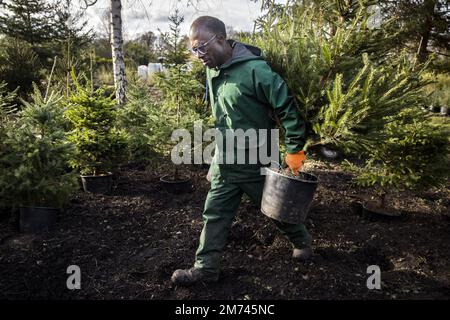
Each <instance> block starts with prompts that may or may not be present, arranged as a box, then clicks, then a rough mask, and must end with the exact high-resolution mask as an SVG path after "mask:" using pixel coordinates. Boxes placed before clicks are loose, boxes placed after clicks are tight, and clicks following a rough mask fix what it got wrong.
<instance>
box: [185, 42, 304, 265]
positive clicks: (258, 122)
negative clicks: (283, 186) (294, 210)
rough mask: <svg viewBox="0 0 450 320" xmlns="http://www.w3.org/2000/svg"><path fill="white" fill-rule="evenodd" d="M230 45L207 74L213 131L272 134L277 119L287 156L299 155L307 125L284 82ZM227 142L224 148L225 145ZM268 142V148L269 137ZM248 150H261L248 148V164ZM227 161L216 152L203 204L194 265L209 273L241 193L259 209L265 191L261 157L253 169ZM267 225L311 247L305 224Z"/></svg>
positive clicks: (247, 49)
mask: <svg viewBox="0 0 450 320" xmlns="http://www.w3.org/2000/svg"><path fill="white" fill-rule="evenodd" d="M230 44H231V45H232V47H233V55H232V57H231V59H230V60H228V61H227V62H226V63H225V64H223V65H222V66H220V67H219V68H217V69H209V68H207V70H206V71H207V81H208V87H209V96H210V99H211V105H212V113H213V117H214V120H215V128H216V129H217V130H218V131H219V132H222V133H224V134H223V137H225V136H226V134H225V131H226V130H230V129H232V130H236V129H242V130H244V131H245V130H248V129H269V130H270V129H273V128H276V122H275V121H274V117H273V114H275V115H276V117H277V118H278V119H279V121H280V123H281V125H282V126H283V128H284V131H285V134H284V139H285V140H284V141H285V145H286V151H287V152H289V153H294V152H297V151H300V150H302V149H303V146H304V141H305V140H304V139H305V123H304V121H303V120H302V119H301V117H300V114H299V112H298V110H297V107H296V105H295V102H294V99H293V97H292V96H291V95H290V94H289V91H288V88H287V85H286V83H285V82H284V80H283V79H282V78H281V77H280V76H279V75H278V74H277V73H275V72H273V71H272V69H271V68H270V66H269V65H268V64H267V62H266V61H265V60H264V59H263V58H262V56H261V50H259V49H258V48H256V47H252V46H248V45H244V44H242V43H239V42H235V41H232V40H231V41H230ZM258 132H259V131H258ZM259 138H260V137H259V133H258V139H259ZM225 140H226V139H225V138H224V142H223V145H226V141H225ZM258 141H259V140H258ZM266 142H267V143H266V144H269V145H270V143H271V141H270V137H269V138H268V141H266ZM266 147H267V145H266ZM237 148H238V146H235V148H234V150H233V151H234V160H236V155H237ZM241 148H242V147H241ZM252 148H261V146H260V145H259V144H256V145H250V144H246V145H245V146H244V149H245V154H246V159H249V158H248V153H249V152H250V151H251V149H252ZM226 158H227V157H226V149H225V148H224V149H221V150H220V152H218V151H217V149H216V154H215V157H214V160H213V163H212V164H211V174H212V179H211V189H210V191H209V193H208V196H207V198H206V202H205V208H204V211H203V222H204V225H203V230H202V233H201V236H200V244H199V247H198V249H197V252H196V258H195V265H194V266H195V267H196V268H202V269H204V270H205V271H210V272H218V270H219V263H220V259H221V253H222V250H223V248H224V246H225V243H226V239H227V236H228V233H229V229H230V226H231V224H232V222H233V219H234V218H235V216H236V213H237V210H238V207H239V204H240V201H241V197H242V195H243V193H246V194H247V195H248V196H249V197H250V198H251V199H252V200H253V201H254V202H255V203H256V205H257V206H258V207H260V205H261V200H262V192H263V187H264V177H265V176H264V175H261V170H260V169H261V167H263V166H264V165H263V164H261V163H260V161H259V160H260V159H259V157H258V161H257V163H256V164H255V163H253V164H247V162H248V161H247V162H245V163H244V164H242V163H239V164H238V162H237V161H236V162H235V163H232V164H230V163H229V162H227V163H226V164H225V163H224V162H225V159H226ZM219 159H222V160H223V161H219ZM271 220H272V221H273V222H274V223H275V225H276V226H277V227H278V228H279V229H280V231H281V233H282V234H283V235H285V236H286V237H287V238H288V239H289V240H290V241H291V243H292V244H293V245H294V246H295V247H296V248H304V247H307V246H309V245H310V244H311V237H310V235H309V233H308V231H307V230H306V228H305V226H304V225H303V224H297V225H293V224H287V223H282V222H279V221H276V220H273V219H271Z"/></svg>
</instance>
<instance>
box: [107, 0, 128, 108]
mask: <svg viewBox="0 0 450 320" xmlns="http://www.w3.org/2000/svg"><path fill="white" fill-rule="evenodd" d="M121 11H122V4H121V1H120V0H111V16H110V27H111V29H110V30H111V39H110V40H111V50H112V60H113V71H114V86H115V88H116V101H117V103H118V104H119V105H123V104H124V103H125V102H126V91H125V87H126V84H127V82H126V78H125V60H124V57H123V38H122V14H121Z"/></svg>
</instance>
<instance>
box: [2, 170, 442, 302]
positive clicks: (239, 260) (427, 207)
mask: <svg viewBox="0 0 450 320" xmlns="http://www.w3.org/2000/svg"><path fill="white" fill-rule="evenodd" d="M307 169H308V170H310V171H311V172H313V173H315V174H316V175H317V176H318V177H319V179H320V185H319V187H318V189H317V192H316V195H315V198H314V202H313V205H312V207H311V210H310V212H309V215H308V219H307V221H306V225H307V227H308V229H309V230H310V233H311V234H312V236H313V238H314V242H313V247H314V251H315V254H314V256H313V258H312V259H311V260H309V261H308V262H305V263H299V262H295V261H292V260H291V258H290V255H291V246H290V244H289V242H288V241H287V240H285V239H284V238H283V237H282V236H281V235H280V234H279V233H278V231H277V230H276V228H275V227H274V226H273V225H272V224H271V222H269V221H268V219H267V218H266V217H265V216H264V215H263V214H261V213H260V212H259V210H258V209H257V208H256V207H255V206H254V204H252V203H251V202H250V201H249V200H248V199H247V198H245V197H244V198H243V200H242V204H241V207H240V209H239V213H238V215H237V217H236V220H235V222H234V224H233V226H232V228H231V230H230V235H229V240H228V244H227V247H226V249H225V252H224V255H223V264H222V266H223V268H222V273H221V276H220V280H219V282H218V283H217V284H213V285H205V284H198V285H194V286H191V287H187V288H183V287H177V286H174V285H173V284H172V283H171V282H170V276H171V274H172V272H173V271H174V270H175V269H178V268H188V267H190V266H191V265H192V263H193V259H194V253H195V250H196V248H197V245H198V238H199V235H200V231H201V229H202V217H201V214H202V208H203V202H204V200H205V197H206V194H207V192H208V187H209V183H208V182H207V181H206V179H205V176H206V172H207V169H205V168H190V169H189V171H190V174H191V176H192V182H193V186H194V191H193V192H190V193H185V194H172V193H169V192H167V191H165V190H164V189H163V188H162V187H161V185H160V183H159V176H160V174H161V173H160V172H157V171H155V170H145V169H143V168H136V167H134V168H132V167H130V168H127V169H123V170H122V171H120V172H119V173H118V174H117V175H116V176H115V179H114V187H113V191H112V193H111V194H109V195H95V194H87V193H83V192H81V191H80V192H79V193H78V194H77V196H76V197H75V198H74V199H73V201H72V202H71V203H70V205H69V206H68V207H67V209H66V210H65V212H64V213H63V214H61V215H60V216H59V218H58V221H57V224H56V226H55V227H54V228H53V229H52V230H51V231H50V232H48V233H45V234H40V235H32V234H21V233H19V232H18V229H17V213H14V212H13V213H3V214H1V215H0V219H1V220H0V299H2V298H3V299H449V298H450V221H449V218H448V216H447V214H448V210H449V209H448V208H449V203H450V201H449V199H450V191H449V189H448V188H447V189H445V188H444V189H439V190H432V191H428V192H426V193H421V194H415V193H398V194H394V195H393V198H392V199H391V201H392V202H391V204H392V205H393V206H394V207H395V208H396V209H397V210H400V211H402V213H403V217H402V218H401V219H396V220H376V219H375V220H374V219H369V218H368V217H366V216H364V215H363V214H362V210H361V207H360V206H359V205H358V203H359V202H360V199H368V198H370V197H371V190H365V189H362V188H357V187H355V186H353V185H352V183H351V176H350V175H349V174H346V173H344V172H343V171H342V170H340V168H339V165H338V164H326V163H323V162H320V161H311V162H310V164H309V166H308V168H307ZM69 265H77V266H79V267H80V269H81V289H80V290H73V291H71V290H68V289H67V287H66V280H67V277H68V276H69V275H68V274H67V273H66V270H67V267H68V266H69ZM370 265H378V266H379V267H380V269H381V289H380V290H369V289H368V288H367V286H366V281H367V278H368V277H369V276H370V275H369V274H367V267H368V266H370Z"/></svg>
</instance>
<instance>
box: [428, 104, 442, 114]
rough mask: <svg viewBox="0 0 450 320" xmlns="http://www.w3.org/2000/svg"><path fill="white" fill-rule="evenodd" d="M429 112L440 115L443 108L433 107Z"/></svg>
mask: <svg viewBox="0 0 450 320" xmlns="http://www.w3.org/2000/svg"><path fill="white" fill-rule="evenodd" d="M428 110H430V112H433V113H438V112H440V111H441V107H439V106H436V105H431V106H430V107H429V109H428Z"/></svg>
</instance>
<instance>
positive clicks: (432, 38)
mask: <svg viewBox="0 0 450 320" xmlns="http://www.w3.org/2000/svg"><path fill="white" fill-rule="evenodd" d="M379 6H380V7H381V9H382V13H383V15H384V16H385V17H388V18H389V17H394V18H395V22H394V24H393V27H394V28H396V29H400V30H401V32H400V33H399V36H398V37H397V45H398V46H407V47H410V48H411V49H412V51H414V52H419V58H420V60H421V61H422V62H423V61H425V60H426V59H427V58H428V56H429V54H430V53H431V52H434V53H438V54H444V55H446V56H448V54H449V51H450V2H449V1H447V0H394V1H393V0H380V1H379Z"/></svg>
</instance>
